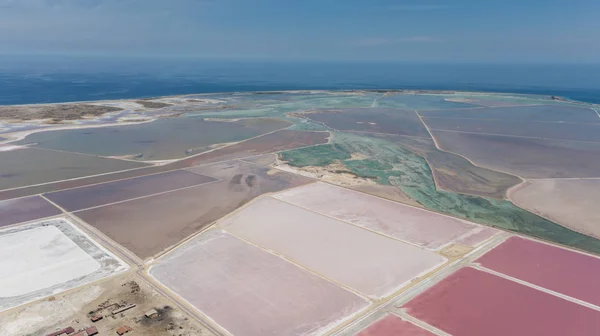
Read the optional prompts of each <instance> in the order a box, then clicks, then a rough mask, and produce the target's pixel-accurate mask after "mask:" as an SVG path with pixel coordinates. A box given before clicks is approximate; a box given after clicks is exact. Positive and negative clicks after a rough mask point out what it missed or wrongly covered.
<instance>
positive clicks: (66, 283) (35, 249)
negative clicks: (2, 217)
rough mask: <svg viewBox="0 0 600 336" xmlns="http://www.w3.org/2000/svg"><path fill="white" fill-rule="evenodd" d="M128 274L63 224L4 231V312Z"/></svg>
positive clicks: (0, 251) (0, 255) (0, 264)
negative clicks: (46, 297) (113, 276)
mask: <svg viewBox="0 0 600 336" xmlns="http://www.w3.org/2000/svg"><path fill="white" fill-rule="evenodd" d="M127 268H128V266H127V265H126V264H125V263H124V262H122V261H121V260H119V259H118V258H117V257H115V256H114V255H112V254H111V253H109V252H108V251H106V250H105V249H104V248H102V247H100V246H99V245H97V244H96V243H95V242H93V241H92V240H91V238H90V237H88V236H87V235H86V234H84V233H83V232H81V231H80V230H79V229H77V228H76V227H75V226H73V225H72V224H71V223H69V222H68V221H66V220H64V219H53V220H47V221H41V222H36V223H31V224H25V225H20V226H16V227H11V228H7V229H4V230H0V269H2V272H1V273H0V311H2V310H5V309H9V308H12V307H15V306H18V305H21V304H23V303H26V302H30V301H34V300H37V299H39V298H43V297H45V296H48V295H54V294H57V293H60V292H63V291H65V290H67V289H71V288H74V287H77V286H80V285H83V284H86V283H89V282H91V281H94V280H98V279H101V278H103V277H106V276H109V275H112V274H116V273H119V272H122V271H124V270H126V269H127Z"/></svg>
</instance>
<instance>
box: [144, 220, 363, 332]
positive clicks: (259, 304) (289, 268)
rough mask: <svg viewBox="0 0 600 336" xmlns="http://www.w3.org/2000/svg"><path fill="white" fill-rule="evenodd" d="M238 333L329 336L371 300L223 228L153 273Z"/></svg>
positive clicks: (202, 237)
mask: <svg viewBox="0 0 600 336" xmlns="http://www.w3.org/2000/svg"><path fill="white" fill-rule="evenodd" d="M150 274H151V275H152V276H153V277H155V278H156V279H157V280H158V281H160V282H161V283H163V284H164V285H165V286H168V287H169V288H170V289H171V290H173V291H174V292H176V293H177V294H179V295H180V296H181V297H183V298H184V299H185V300H187V301H188V302H189V303H191V304H192V305H194V306H195V307H196V308H197V309H199V310H200V311H202V312H203V313H204V314H206V315H207V316H208V317H209V318H210V319H211V320H213V321H215V322H216V323H217V324H219V325H220V326H221V327H223V328H224V329H226V330H227V331H228V332H229V333H231V334H233V335H246V336H281V335H323V334H324V333H325V332H326V331H327V330H329V329H331V328H333V327H335V325H337V324H339V323H340V322H341V321H343V320H344V319H347V318H348V317H350V316H352V315H354V314H355V313H356V312H358V311H360V310H362V309H364V308H366V307H367V306H368V301H367V300H365V299H364V298H361V297H359V296H358V295H355V294H353V293H351V292H349V291H346V290H344V289H342V288H340V287H338V286H336V285H335V284H333V283H331V282H329V281H326V280H324V279H322V278H320V277H318V276H316V275H314V274H311V273H310V272H307V271H306V270H303V269H302V268H300V267H298V266H296V265H294V264H292V263H290V262H287V261H285V260H284V259H281V258H279V257H277V256H275V255H273V254H271V253H268V252H267V251H265V250H263V249H260V248H258V247H255V246H252V245H251V244H248V243H246V242H244V241H242V240H240V239H237V238H235V237H233V236H232V235H230V234H227V233H225V232H223V231H220V230H211V231H208V232H205V233H203V234H202V235H200V236H198V237H196V238H194V239H193V240H191V241H189V242H187V243H186V244H185V245H183V246H182V247H181V248H179V249H177V250H174V251H173V252H172V253H171V254H168V255H166V256H165V258H163V259H161V261H160V262H159V263H158V264H157V265H156V266H153V267H152V268H151V269H150Z"/></svg>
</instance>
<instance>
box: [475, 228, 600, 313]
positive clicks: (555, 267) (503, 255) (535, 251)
mask: <svg viewBox="0 0 600 336" xmlns="http://www.w3.org/2000/svg"><path fill="white" fill-rule="evenodd" d="M477 262H478V263H480V264H481V265H482V266H483V267H486V268H489V269H492V270H494V271H497V272H500V273H503V274H506V275H508V276H511V277H514V278H517V279H520V280H523V281H526V282H529V283H531V284H534V285H537V286H540V287H544V288H546V289H549V290H552V291H555V292H558V293H561V294H564V295H567V296H570V297H573V298H576V299H579V300H582V301H585V302H588V303H591V304H594V305H596V306H600V291H599V290H598V279H600V259H599V258H597V257H592V256H589V255H586V254H582V253H578V252H574V251H570V250H567V249H564V248H560V247H557V246H552V245H548V244H544V243H539V242H535V241H532V240H529V239H524V238H520V237H511V238H509V239H507V240H506V241H505V242H504V243H502V244H500V245H499V246H498V247H496V248H495V249H493V250H491V251H490V252H488V253H487V254H485V255H484V256H482V257H481V258H479V259H478V260H477Z"/></svg>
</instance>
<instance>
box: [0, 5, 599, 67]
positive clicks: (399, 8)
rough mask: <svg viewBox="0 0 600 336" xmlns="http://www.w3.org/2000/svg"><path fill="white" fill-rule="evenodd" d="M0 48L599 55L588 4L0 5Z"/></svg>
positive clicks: (474, 58)
mask: <svg viewBox="0 0 600 336" xmlns="http://www.w3.org/2000/svg"><path fill="white" fill-rule="evenodd" d="M0 54H78V55H119V56H120V55H123V56H138V55H143V56H157V57H164V56H175V57H206V58H224V59H275V60H288V59H291V60H296V59H305V60H334V61H335V60H351V61H402V62H483V63H486V62H492V63H555V62H556V63H563V62H564V63H596V62H600V1H598V0H569V1H558V0H502V1H487V0H452V1H442V0H420V1H405V0H0Z"/></svg>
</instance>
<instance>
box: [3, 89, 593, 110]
mask: <svg viewBox="0 0 600 336" xmlns="http://www.w3.org/2000/svg"><path fill="white" fill-rule="evenodd" d="M360 92H370V93H387V92H389V93H403V94H413V95H455V94H470V95H483V96H514V97H517V98H519V97H530V98H539V99H542V100H548V101H555V102H562V103H570V104H583V105H590V106H600V104H594V103H589V102H584V101H579V100H573V99H570V98H567V97H564V96H557V95H552V94H534V93H517V92H508V91H506V92H492V91H461V90H428V89H392V88H390V89H340V90H335V89H334V90H326V89H322V90H310V89H306V90H266V91H221V92H208V93H207V92H201V93H186V94H176V95H166V96H152V97H149V96H138V97H133V98H123V99H101V100H77V101H64V102H52V103H31V104H0V106H50V105H64V104H92V103H108V102H115V103H119V102H135V101H136V100H140V99H147V100H156V99H168V98H186V97H190V96H210V95H219V94H231V95H236V94H246V95H252V94H286V93H300V94H318V93H333V94H335V93H360Z"/></svg>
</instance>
